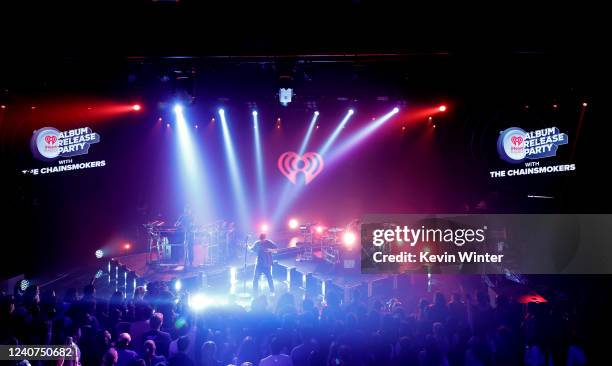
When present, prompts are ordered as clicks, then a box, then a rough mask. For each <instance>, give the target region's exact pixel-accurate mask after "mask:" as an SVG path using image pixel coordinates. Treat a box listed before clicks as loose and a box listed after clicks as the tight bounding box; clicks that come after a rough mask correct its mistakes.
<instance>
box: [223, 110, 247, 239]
mask: <svg viewBox="0 0 612 366" xmlns="http://www.w3.org/2000/svg"><path fill="white" fill-rule="evenodd" d="M219 117H221V129H222V132H223V142H224V146H225V156H226V159H227V166H228V169H229V173H230V181H231V185H232V190H233V191H234V201H235V204H236V210H237V213H238V217H239V220H240V225H241V226H242V228H244V229H248V227H249V220H248V215H247V212H248V208H247V204H246V196H245V193H244V187H243V186H242V178H241V176H240V166H239V165H238V160H237V159H236V152H235V150H234V144H233V142H232V137H231V134H230V130H229V127H228V125H227V120H226V118H225V111H224V110H223V109H219Z"/></svg>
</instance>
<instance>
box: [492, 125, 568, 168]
mask: <svg viewBox="0 0 612 366" xmlns="http://www.w3.org/2000/svg"><path fill="white" fill-rule="evenodd" d="M567 141H568V139H567V135H566V134H565V133H561V131H559V129H558V128H557V127H548V128H543V129H540V130H535V131H529V132H528V131H525V130H523V129H522V128H519V127H510V128H508V129H506V130H504V131H502V132H501V133H500V135H499V137H498V139H497V152H498V153H499V157H500V158H501V159H502V160H504V161H507V162H509V163H520V162H522V161H523V160H525V159H532V160H533V159H541V158H547V157H551V156H555V155H556V154H557V148H558V147H559V146H560V145H565V144H567Z"/></svg>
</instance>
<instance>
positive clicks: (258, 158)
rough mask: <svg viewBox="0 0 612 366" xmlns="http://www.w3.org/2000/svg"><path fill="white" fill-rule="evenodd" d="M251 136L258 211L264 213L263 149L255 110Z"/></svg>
mask: <svg viewBox="0 0 612 366" xmlns="http://www.w3.org/2000/svg"><path fill="white" fill-rule="evenodd" d="M252 114H253V138H254V140H255V144H254V146H255V167H256V169H257V196H258V200H259V211H260V214H261V215H265V213H266V192H265V181H264V167H263V150H262V148H261V137H260V131H259V120H258V118H257V116H258V113H257V111H253V113H252Z"/></svg>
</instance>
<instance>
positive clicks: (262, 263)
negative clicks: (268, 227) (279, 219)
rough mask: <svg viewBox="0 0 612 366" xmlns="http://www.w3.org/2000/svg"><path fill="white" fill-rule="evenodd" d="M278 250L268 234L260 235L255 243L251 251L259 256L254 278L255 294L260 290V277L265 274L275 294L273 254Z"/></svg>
mask: <svg viewBox="0 0 612 366" xmlns="http://www.w3.org/2000/svg"><path fill="white" fill-rule="evenodd" d="M276 248H278V247H277V246H276V244H274V243H273V242H272V241H271V240H268V239H266V234H261V235H259V240H258V241H256V242H255V243H253V245H252V246H250V248H249V249H251V250H252V251H253V252H255V253H256V254H257V263H256V264H255V274H254V276H253V293H254V294H257V292H258V290H259V277H260V276H261V274H262V273H263V274H264V275H265V276H266V278H267V279H268V287H269V288H270V293H273V292H274V281H273V280H272V252H274V251H275V250H276Z"/></svg>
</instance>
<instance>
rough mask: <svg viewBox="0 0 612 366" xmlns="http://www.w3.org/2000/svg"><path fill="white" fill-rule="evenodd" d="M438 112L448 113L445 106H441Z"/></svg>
mask: <svg viewBox="0 0 612 366" xmlns="http://www.w3.org/2000/svg"><path fill="white" fill-rule="evenodd" d="M438 110H439V111H440V112H446V106H445V105H441V106H439V107H438Z"/></svg>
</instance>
